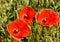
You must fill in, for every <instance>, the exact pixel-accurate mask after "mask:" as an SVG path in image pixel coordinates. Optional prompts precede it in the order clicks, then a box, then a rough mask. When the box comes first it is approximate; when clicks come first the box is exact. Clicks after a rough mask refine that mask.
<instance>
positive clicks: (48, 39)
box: [0, 0, 60, 42]
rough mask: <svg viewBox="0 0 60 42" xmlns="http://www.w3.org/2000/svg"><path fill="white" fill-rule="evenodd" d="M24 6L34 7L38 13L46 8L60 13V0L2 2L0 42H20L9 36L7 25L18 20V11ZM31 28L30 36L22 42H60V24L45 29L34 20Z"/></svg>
mask: <svg viewBox="0 0 60 42" xmlns="http://www.w3.org/2000/svg"><path fill="white" fill-rule="evenodd" d="M24 5H27V6H31V7H33V8H34V9H35V11H36V12H37V11H39V10H40V9H44V8H50V9H52V10H54V11H60V0H0V42H18V41H16V40H14V39H13V38H12V37H11V36H10V35H9V33H8V32H7V30H6V24H7V23H8V22H9V21H13V20H16V19H17V18H18V17H17V14H18V11H19V10H20V7H22V6H24ZM30 26H31V32H30V35H29V36H28V37H26V38H22V40H21V41H20V42H60V23H58V24H57V26H53V27H43V26H42V25H40V24H38V23H36V21H35V20H33V22H32V23H31V24H30Z"/></svg>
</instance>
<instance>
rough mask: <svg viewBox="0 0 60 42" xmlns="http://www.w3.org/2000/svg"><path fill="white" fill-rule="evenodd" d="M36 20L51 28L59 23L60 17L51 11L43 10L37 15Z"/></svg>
mask: <svg viewBox="0 0 60 42" xmlns="http://www.w3.org/2000/svg"><path fill="white" fill-rule="evenodd" d="M35 18H36V21H37V22H38V23H40V24H42V25H43V26H51V25H55V24H56V23H57V22H58V20H59V15H58V13H56V12H54V11H52V10H51V9H43V10H41V11H39V12H38V13H37V14H36V16H35Z"/></svg>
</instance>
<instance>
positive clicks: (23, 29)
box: [7, 20, 30, 40]
mask: <svg viewBox="0 0 60 42" xmlns="http://www.w3.org/2000/svg"><path fill="white" fill-rule="evenodd" d="M7 30H8V32H9V34H10V35H11V36H12V37H13V38H14V39H16V40H19V39H20V38H22V37H26V36H28V35H29V32H30V29H29V26H28V25H27V24H26V23H25V22H23V21H21V20H15V21H13V22H10V23H8V24H7Z"/></svg>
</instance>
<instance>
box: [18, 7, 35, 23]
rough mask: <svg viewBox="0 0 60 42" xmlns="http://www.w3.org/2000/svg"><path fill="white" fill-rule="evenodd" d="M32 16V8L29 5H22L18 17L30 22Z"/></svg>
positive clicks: (33, 14) (33, 12) (33, 13)
mask: <svg viewBox="0 0 60 42" xmlns="http://www.w3.org/2000/svg"><path fill="white" fill-rule="evenodd" d="M34 16H35V11H34V9H33V8H32V7H29V6H23V7H22V8H21V9H20V11H19V13H18V18H19V19H20V20H22V21H25V22H26V23H31V22H32V19H33V17H34Z"/></svg>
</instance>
